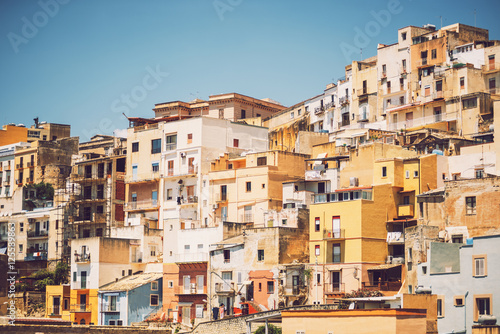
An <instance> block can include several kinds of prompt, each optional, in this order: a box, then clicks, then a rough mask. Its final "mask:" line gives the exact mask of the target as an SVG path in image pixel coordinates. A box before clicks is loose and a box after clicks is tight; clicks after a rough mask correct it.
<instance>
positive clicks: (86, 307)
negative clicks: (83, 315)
mask: <svg viewBox="0 0 500 334" xmlns="http://www.w3.org/2000/svg"><path fill="white" fill-rule="evenodd" d="M91 311H92V304H71V305H70V312H71V313H77V312H91Z"/></svg>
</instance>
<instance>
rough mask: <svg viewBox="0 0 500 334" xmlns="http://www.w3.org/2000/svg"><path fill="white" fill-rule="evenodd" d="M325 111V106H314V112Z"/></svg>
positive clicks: (317, 113)
mask: <svg viewBox="0 0 500 334" xmlns="http://www.w3.org/2000/svg"><path fill="white" fill-rule="evenodd" d="M324 111H325V107H316V108H314V114H316V115H319V114H321V113H323V112H324Z"/></svg>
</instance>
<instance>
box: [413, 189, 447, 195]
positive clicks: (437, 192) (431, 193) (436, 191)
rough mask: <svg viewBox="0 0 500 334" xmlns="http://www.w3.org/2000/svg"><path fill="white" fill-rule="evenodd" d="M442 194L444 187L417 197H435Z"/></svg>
mask: <svg viewBox="0 0 500 334" xmlns="http://www.w3.org/2000/svg"><path fill="white" fill-rule="evenodd" d="M442 194H444V187H440V188H436V189H432V190H429V191H426V192H423V193H421V194H418V195H417V197H426V196H436V195H442Z"/></svg>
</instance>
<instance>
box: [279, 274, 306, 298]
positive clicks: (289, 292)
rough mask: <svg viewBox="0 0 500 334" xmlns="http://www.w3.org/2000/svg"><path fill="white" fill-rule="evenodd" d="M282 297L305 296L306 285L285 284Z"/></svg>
mask: <svg viewBox="0 0 500 334" xmlns="http://www.w3.org/2000/svg"><path fill="white" fill-rule="evenodd" d="M287 282H288V278H287ZM283 295H284V296H287V297H294V296H300V295H307V285H305V284H304V283H300V284H298V285H292V284H286V285H285V286H284V289H283Z"/></svg>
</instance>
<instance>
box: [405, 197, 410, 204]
mask: <svg viewBox="0 0 500 334" xmlns="http://www.w3.org/2000/svg"><path fill="white" fill-rule="evenodd" d="M409 204H410V196H403V205H409Z"/></svg>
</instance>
